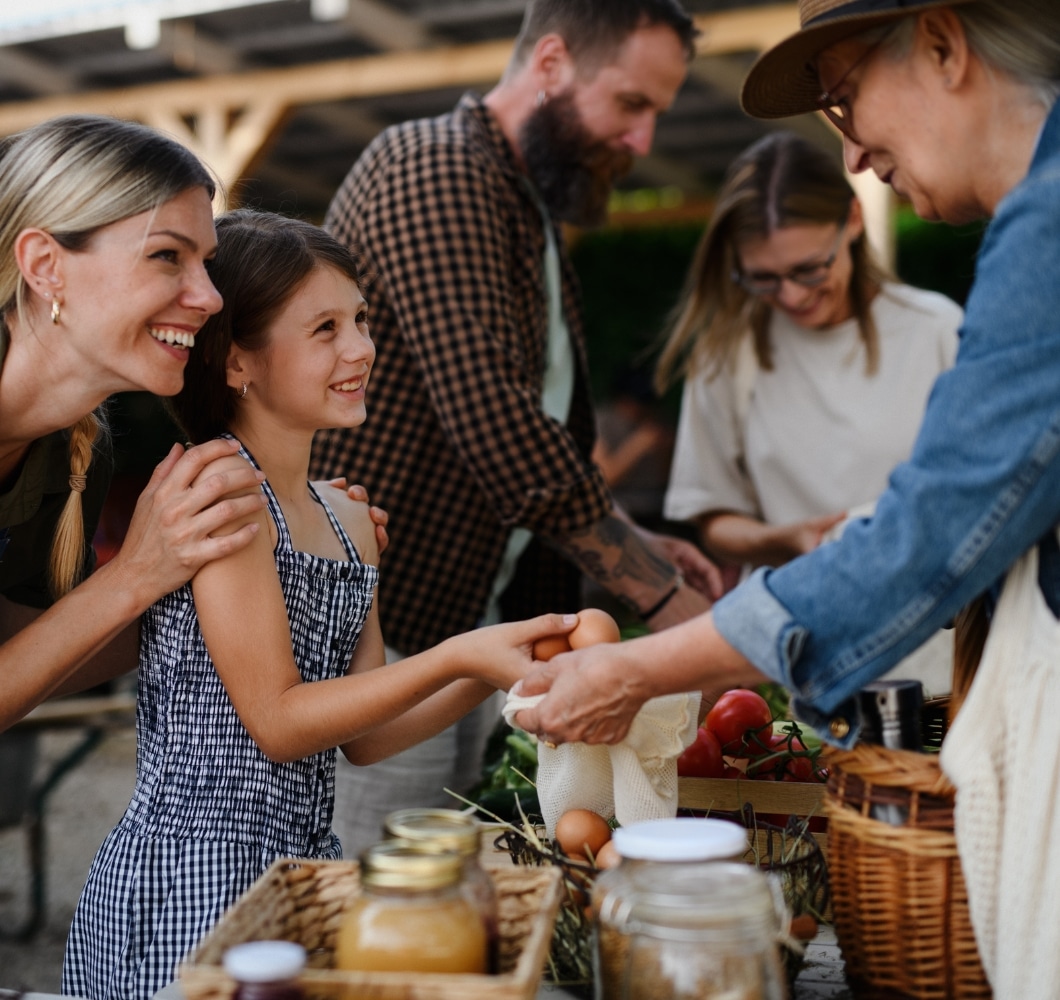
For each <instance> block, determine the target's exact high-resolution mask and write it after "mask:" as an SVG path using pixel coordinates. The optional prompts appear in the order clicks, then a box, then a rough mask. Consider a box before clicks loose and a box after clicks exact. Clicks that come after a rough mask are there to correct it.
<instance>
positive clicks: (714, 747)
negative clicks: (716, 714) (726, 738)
mask: <svg viewBox="0 0 1060 1000" xmlns="http://www.w3.org/2000/svg"><path fill="white" fill-rule="evenodd" d="M724 771H725V761H723V760H722V759H721V744H720V743H719V742H718V738H717V736H715V735H714V734H713V733H712V732H710V731H709V730H708V729H704V728H703V726H700V727H699V729H698V730H696V738H695V739H694V740H693V741H692V742H691V743H690V744H689V745H688V747H687V748H686V749H685V752H684V753H683V754H681V756H680V757H678V758H677V773H678V774H679V775H680V776H681V777H683V778H720V777H722V776H723V774H724Z"/></svg>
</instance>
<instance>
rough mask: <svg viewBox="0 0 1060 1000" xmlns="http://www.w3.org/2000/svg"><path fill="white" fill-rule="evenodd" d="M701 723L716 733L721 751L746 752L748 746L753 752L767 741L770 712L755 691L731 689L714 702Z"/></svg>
mask: <svg viewBox="0 0 1060 1000" xmlns="http://www.w3.org/2000/svg"><path fill="white" fill-rule="evenodd" d="M704 725H706V727H707V729H709V730H710V731H711V732H712V733H713V734H714V735H715V736H717V738H718V742H719V743H720V744H721V748H722V750H723V751H724V752H725V753H727V754H729V755H731V756H739V755H740V754H741V753H743V754H745V755H746V753H747V751H748V750H749V749H750V750H751V751H752V752H754V749H755V748H756V747H759V748H760V746H768V745H769V744H768V742H767V741H768V740H769V739H770V737H771V736H772V735H773V713H772V712H770V710H769V705H768V703H767V702H766V700H765V698H763V697H762V696H761V695H760V694H759V693H758V692H757V691H750V690H748V689H747V688H733V690H731V691H726V692H725V693H724V694H723V695H722V696H721V697H720V698H719V699H718V700H717V701H716V702H715V703H714V707H713V708H712V709H711V710H710V711H709V712H708V713H707V718H706V721H705V723H704ZM758 741H760V744H759V742H758Z"/></svg>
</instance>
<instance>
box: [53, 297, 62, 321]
mask: <svg viewBox="0 0 1060 1000" xmlns="http://www.w3.org/2000/svg"><path fill="white" fill-rule="evenodd" d="M62 308H63V307H62V306H61V305H60V304H59V296H58V295H56V296H55V298H54V299H52V323H53V325H55V326H58V325H59V317H60V316H61V315H62Z"/></svg>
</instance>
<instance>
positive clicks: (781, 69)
mask: <svg viewBox="0 0 1060 1000" xmlns="http://www.w3.org/2000/svg"><path fill="white" fill-rule="evenodd" d="M969 2H970V0H799V23H800V24H801V25H802V27H801V28H800V29H799V31H798V32H796V33H795V34H794V35H792V36H790V37H789V38H785V39H784V41H782V42H780V43H779V44H778V45H775V46H774V47H773V48H771V49H770V50H769V51H768V52H764V53H763V54H762V55H761V56H760V57H759V58H758V60H757V61H756V62H755V64H754V65H753V66H752V67H751V71H750V73H748V75H747V79H746V80H744V84H743V90H742V92H741V94H740V104H741V105H742V106H743V109H744V111H746V112H747V113H748V114H749V115H754V116H755V117H756V118H784V117H786V116H788V115H799V114H803V113H805V112H807V111H814V110H816V108H817V98H818V97H819V96H820V94H821V84H820V81H819V80H818V79H817V70H816V69H815V67H814V65H813V62H814V59H816V57H817V55H818V54H819V53H820V52H822V51H823V50H824V49H826V48H828V46H830V45H834V44H835V43H836V42H840V41H842V40H843V39H844V38H849V37H851V36H852V35H859V34H861V32H863V31H868V30H869V29H870V28H875V27H878V26H880V25H884V24H887V23H888V22H890V21H894V20H897V19H898V18H901V17H906V16H908V15H910V14H917V13H919V12H920V11H922V10H928V9H929V8H931V7H952V6H954V5H956V4H961V3H969Z"/></svg>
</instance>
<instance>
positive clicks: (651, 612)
mask: <svg viewBox="0 0 1060 1000" xmlns="http://www.w3.org/2000/svg"><path fill="white" fill-rule="evenodd" d="M684 582H685V581H684V578H683V577H681V576H678V577H677V580H676V581H674V585H673V586H672V587H671V588H670V589H669V590H668V591H667V592H666V593H665V594H663V596H662V597H661V598H659V600H658V601H657V602H656V603H655V604H653V605H652V606H651V607H650V608H648V610H647V611H642V612H641V613H640V616H641V618H643V619H645V620H647V619H648V618H652V617H654V616H655V615H657V614H658V613H659V612H660V611H662V609H663V608H665V607H666V605H667V604H669V603H670V600H671V599H672V598H673V596H674V594H676V593H677V592H678V591H679V590H680V589H681V584H682V583H684Z"/></svg>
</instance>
